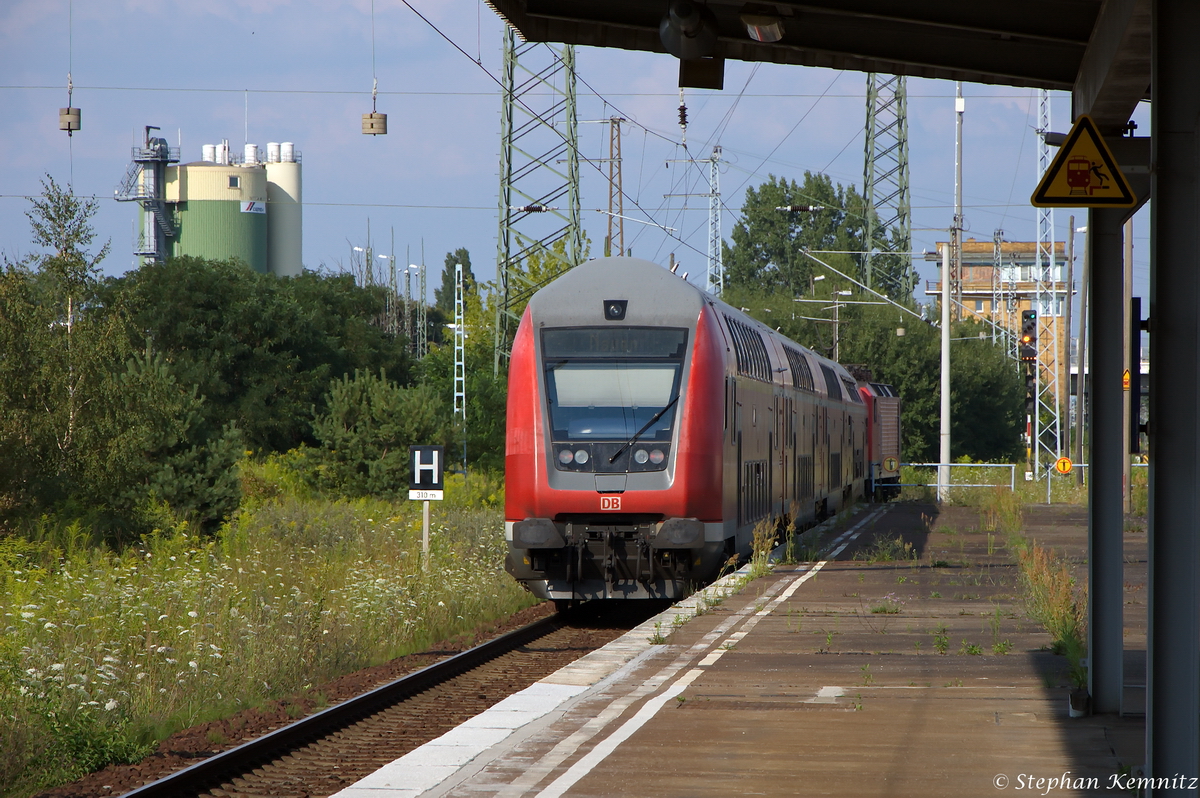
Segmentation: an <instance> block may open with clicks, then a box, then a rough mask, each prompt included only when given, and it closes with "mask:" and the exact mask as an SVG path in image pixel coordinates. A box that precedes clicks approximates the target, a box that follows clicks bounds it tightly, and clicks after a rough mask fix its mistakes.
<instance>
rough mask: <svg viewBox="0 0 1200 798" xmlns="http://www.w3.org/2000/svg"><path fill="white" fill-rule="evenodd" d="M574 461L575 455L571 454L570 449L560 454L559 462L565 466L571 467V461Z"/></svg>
mask: <svg viewBox="0 0 1200 798" xmlns="http://www.w3.org/2000/svg"><path fill="white" fill-rule="evenodd" d="M574 459H575V455H573V454H571V450H570V449H563V450H562V451H561V452H559V453H558V462H560V463H562V464H563V465H570V464H571V461H572V460H574Z"/></svg>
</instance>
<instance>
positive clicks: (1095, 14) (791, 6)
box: [488, 0, 1150, 131]
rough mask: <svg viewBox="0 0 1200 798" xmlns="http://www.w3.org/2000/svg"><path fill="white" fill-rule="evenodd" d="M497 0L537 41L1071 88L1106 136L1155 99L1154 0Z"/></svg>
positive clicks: (1080, 108)
mask: <svg viewBox="0 0 1200 798" xmlns="http://www.w3.org/2000/svg"><path fill="white" fill-rule="evenodd" d="M488 2H489V5H491V6H492V8H494V9H495V10H496V11H497V12H498V13H499V14H500V15H501V16H502V17H503V18H504V19H505V20H506V21H507V22H508V23H509V24H511V25H512V26H513V27H514V28H516V30H517V31H518V33H519V34H520V35H521V36H522V37H523V38H524V39H526V40H527V41H535V42H560V43H565V44H576V45H586V46H592V47H613V48H618V49H623V50H641V51H645V52H658V53H667V52H672V51H673V54H674V55H676V56H679V57H681V60H683V61H684V63H685V64H687V63H694V64H700V63H702V62H706V63H707V64H708V71H709V72H711V71H712V69H713V68H714V67H715V68H716V69H718V70H719V69H720V68H721V64H720V61H721V59H726V60H740V61H759V62H766V63H776V64H795V65H800V66H813V67H828V68H831V69H848V70H855V71H860V72H881V73H890V74H897V75H908V76H912V77H921V78H936V79H943V80H961V81H967V82H975V83H989V84H997V85H1006V86H1021V87H1028V88H1042V89H1059V90H1063V91H1073V92H1074V95H1075V97H1074V100H1075V103H1074V104H1075V114H1079V113H1090V114H1091V116H1092V117H1093V119H1095V120H1096V122H1097V124H1098V125H1099V126H1100V127H1101V129H1105V130H1106V131H1107V130H1115V129H1119V127H1120V126H1121V125H1123V124H1124V123H1125V122H1126V121H1127V120H1128V119H1129V116H1130V114H1131V113H1132V111H1133V109H1134V108H1135V107H1136V105H1137V103H1138V101H1140V100H1142V99H1148V98H1149V85H1150V47H1149V42H1150V12H1149V5H1150V4H1149V2H1148V0H1003V2H986V3H984V2H967V1H965V0H904V2H896V0H808V1H807V2H791V3H788V2H775V3H745V2H722V1H721V0H709V2H704V3H699V2H697V3H693V2H691V0H654V1H653V2H649V1H647V0H488ZM668 45H670V46H668ZM683 71H684V70H681V77H682V75H683ZM689 85H691V84H689Z"/></svg>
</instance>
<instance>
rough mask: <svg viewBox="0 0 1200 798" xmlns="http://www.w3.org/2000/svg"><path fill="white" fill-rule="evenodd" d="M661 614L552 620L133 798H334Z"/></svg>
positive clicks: (646, 611) (574, 615)
mask: <svg viewBox="0 0 1200 798" xmlns="http://www.w3.org/2000/svg"><path fill="white" fill-rule="evenodd" d="M651 604H652V605H653V606H649V605H651ZM630 605H632V606H630ZM639 605H644V606H639ZM661 609H663V605H662V604H660V603H659V602H619V606H615V607H609V606H602V607H593V606H590V605H584V606H582V607H580V608H577V609H576V610H573V611H571V612H570V613H563V614H559V615H554V616H551V617H549V618H545V619H543V620H541V621H538V622H536V623H533V624H530V625H529V626H525V627H523V628H521V629H517V630H515V631H513V632H509V633H508V634H506V635H503V636H501V637H498V638H496V639H494V640H491V641H489V642H487V643H484V644H483V645H480V646H477V647H475V648H472V649H470V650H468V651H464V652H462V653H461V654H457V655H455V656H453V657H450V658H448V659H445V660H443V661H441V662H439V663H436V664H434V665H430V666H428V667H426V668H423V669H421V670H419V671H416V672H414V673H411V674H408V675H407V676H404V677H402V678H400V679H397V680H395V681H393V682H391V683H389V684H386V685H383V686H382V687H378V688H376V689H374V690H371V691H369V692H367V693H364V694H363V695H361V696H358V697H356V698H352V699H349V700H347V701H343V702H342V703H340V704H337V705H335V706H333V707H330V708H328V709H325V710H323V711H321V712H318V713H316V714H314V715H311V716H309V717H307V718H304V719H302V720H300V721H297V722H296V723H293V724H290V725H288V726H285V727H283V728H280V729H277V730H275V731H273V732H271V733H269V734H266V735H263V736H262V737H259V738H257V739H255V740H251V741H250V742H247V743H244V744H242V745H240V746H237V747H236V748H232V749H230V750H228V751H225V752H222V753H220V754H216V755H214V756H212V757H210V758H208V759H206V760H204V761H202V762H199V763H197V764H195V765H192V766H191V767H188V768H185V769H183V770H180V771H176V772H175V773H172V774H171V775H169V776H166V777H164V778H161V779H159V780H157V781H154V782H151V783H149V784H146V785H145V786H142V787H139V788H138V789H135V790H133V791H131V792H128V793H125V796H126V798H160V797H162V796H172V798H178V797H180V796H197V798H207V797H208V796H212V797H213V798H218V797H220V798H226V797H232V796H266V795H269V796H273V797H275V798H317V797H318V796H328V795H332V794H333V793H335V792H337V791H338V790H341V789H343V788H344V787H347V786H349V785H350V784H353V783H354V782H355V781H358V780H359V779H361V778H363V777H364V776H366V775H368V774H370V773H372V772H374V771H375V770H377V769H379V768H380V767H381V766H383V765H385V764H387V763H388V762H390V761H392V760H393V759H397V758H399V757H401V756H403V755H404V754H406V753H408V752H409V751H412V750H413V749H415V748H417V747H419V746H421V745H423V744H424V743H426V742H428V741H430V740H433V739H435V738H437V737H439V736H441V735H442V734H444V733H445V732H447V731H449V730H450V729H452V728H454V727H455V726H457V725H458V724H459V723H461V722H463V721H464V720H467V719H468V718H471V717H473V716H475V715H477V714H479V713H480V712H482V711H483V710H485V709H487V708H488V707H490V706H492V705H493V704H495V703H498V702H499V701H501V700H502V699H504V698H505V697H507V696H509V695H512V694H513V693H516V692H518V691H520V690H523V689H524V688H526V687H528V686H529V685H531V684H533V683H534V682H536V681H538V680H539V679H541V678H543V677H544V676H547V675H549V674H550V673H553V672H554V671H555V670H557V669H558V668H560V667H562V666H563V665H566V664H568V663H570V662H573V661H574V660H576V659H578V658H579V657H582V656H583V655H585V654H587V653H588V652H590V651H594V650H595V649H597V648H600V647H602V646H604V645H605V644H606V643H608V642H610V641H611V640H614V639H616V638H617V637H619V636H620V635H621V634H623V633H624V632H625V631H626V630H628V629H630V628H632V627H633V626H635V625H637V624H638V623H640V622H641V621H643V620H645V619H646V618H649V617H651V616H652V615H653V614H655V612H658V611H660V610H661Z"/></svg>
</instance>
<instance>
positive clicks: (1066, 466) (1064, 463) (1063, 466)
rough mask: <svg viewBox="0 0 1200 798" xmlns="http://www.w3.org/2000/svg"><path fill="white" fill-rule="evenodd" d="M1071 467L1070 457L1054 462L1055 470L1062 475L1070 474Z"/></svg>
mask: <svg viewBox="0 0 1200 798" xmlns="http://www.w3.org/2000/svg"><path fill="white" fill-rule="evenodd" d="M1071 466H1072V463H1071V458H1069V457H1060V458H1058V459H1057V460H1055V461H1054V470H1055V471H1057V472H1058V473H1060V474H1070V473H1071Z"/></svg>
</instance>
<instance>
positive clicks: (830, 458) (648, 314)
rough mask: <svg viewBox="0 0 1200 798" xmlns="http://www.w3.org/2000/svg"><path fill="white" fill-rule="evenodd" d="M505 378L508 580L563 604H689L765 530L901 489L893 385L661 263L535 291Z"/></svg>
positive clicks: (595, 267) (608, 264)
mask: <svg viewBox="0 0 1200 798" xmlns="http://www.w3.org/2000/svg"><path fill="white" fill-rule="evenodd" d="M508 379H509V382H508V432H507V452H506V458H505V464H506V481H507V488H506V500H505V519H506V520H505V532H506V537H507V540H508V547H509V551H508V557H507V562H506V567H507V569H508V571H509V573H511V574H512V575H513V576H514V577H515V578H516V579H518V580H519V581H521V582H522V583H524V584H525V585H526V586H527V587H528V588H529V589H530V590H531V591H533V593H534V594H535V595H537V596H539V597H542V598H546V599H553V600H555V601H556V602H559V603H560V604H566V603H569V602H572V601H578V600H584V599H597V598H669V599H677V598H681V597H683V596H685V595H687V594H688V593H689V592H691V591H692V590H694V589H695V587H696V586H697V585H700V584H703V583H706V582H708V581H711V580H712V579H713V578H714V577H715V576H716V575H717V573H718V572H719V571H720V569H721V567H722V565H723V564H724V563H725V562H726V561H728V560H729V558H730V557H732V556H735V555H737V556H740V557H745V556H748V554H749V553H750V548H751V542H752V537H753V530H754V527H755V525H756V524H757V523H758V522H760V521H762V520H763V519H764V518H771V517H774V518H789V519H790V518H794V520H795V521H796V523H797V525H798V526H800V527H803V526H805V525H808V524H811V523H814V522H816V521H818V520H820V519H821V518H824V517H825V516H828V515H830V514H832V513H835V512H837V511H838V510H840V509H841V508H843V507H845V506H847V505H849V504H851V503H852V502H854V501H855V500H857V499H859V498H862V497H863V496H864V494H865V493H867V492H868V491H869V490H870V489H871V487H872V484H873V483H878V482H881V481H883V482H886V481H893V482H895V481H898V476H899V471H898V468H899V399H898V398H897V397H896V396H895V391H894V390H892V389H891V388H890V386H886V385H880V384H877V383H864V384H861V385H860V384H858V383H856V382H855V380H854V379H853V378H852V377H851V376H850V374H849V373H848V372H847V371H846V369H844V368H843V367H842V366H840V365H838V364H837V363H835V362H833V361H831V360H828V359H826V358H823V357H821V356H819V355H817V354H816V353H815V352H813V351H811V350H809V349H806V348H805V347H803V346H801V345H799V344H797V343H795V342H793V341H791V340H789V339H787V338H785V337H783V336H782V335H780V334H778V333H777V332H775V331H773V330H771V329H770V328H768V327H766V326H765V325H763V324H761V323H759V322H757V321H755V320H754V319H752V318H750V317H749V316H747V315H745V314H743V313H741V312H740V311H738V310H737V309H735V308H733V307H730V306H729V305H727V304H725V303H723V302H721V301H720V300H719V299H716V298H714V297H712V296H710V295H708V294H706V293H705V292H703V291H701V290H699V289H697V288H696V287H694V286H692V285H691V284H689V283H688V282H687V281H686V280H683V279H680V278H679V277H677V276H675V275H674V274H672V273H671V272H669V271H668V270H666V269H664V268H662V267H660V266H658V265H657V264H654V263H651V262H649V261H644V260H639V259H635V258H603V259H599V260H593V261H589V262H587V263H584V264H582V265H580V266H577V267H576V268H574V269H572V270H571V271H569V272H567V273H566V274H564V275H563V276H561V277H560V278H558V279H557V280H555V281H554V282H553V283H551V284H550V285H548V286H546V287H544V288H543V289H541V290H540V291H538V292H537V293H536V294H535V295H534V296H533V298H532V299H531V300H530V302H529V306H528V308H527V309H526V310H525V314H524V316H523V317H522V319H521V323H520V326H519V327H518V329H517V333H516V338H515V340H514V342H513V349H512V359H511V362H510V367H509V378H508ZM885 419H886V421H885ZM884 447H887V450H886V451H885V449H884ZM893 449H894V451H893ZM886 466H891V468H890V469H888V468H885V467H886Z"/></svg>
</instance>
